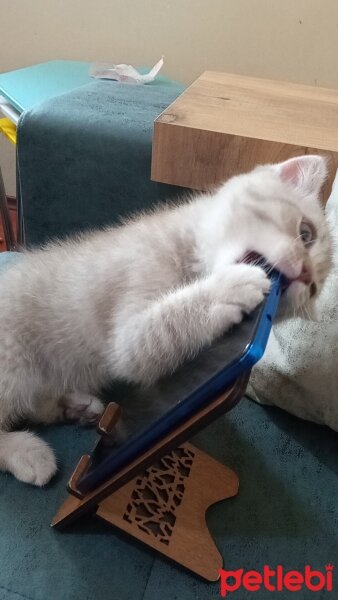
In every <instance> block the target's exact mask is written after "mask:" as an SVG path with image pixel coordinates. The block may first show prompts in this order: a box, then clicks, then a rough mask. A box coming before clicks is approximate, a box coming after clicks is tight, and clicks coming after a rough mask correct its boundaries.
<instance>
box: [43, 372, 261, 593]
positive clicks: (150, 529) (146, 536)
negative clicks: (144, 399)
mask: <svg viewBox="0 0 338 600" xmlns="http://www.w3.org/2000/svg"><path fill="white" fill-rule="evenodd" d="M248 379H249V373H245V374H244V375H242V376H241V377H240V378H239V379H237V380H236V381H235V382H234V383H233V384H232V385H231V386H230V387H229V388H228V389H227V390H226V391H225V392H224V393H223V394H222V395H221V396H219V397H218V398H216V399H215V400H214V401H212V402H210V403H209V404H208V406H207V407H205V408H203V409H201V410H200V411H199V412H198V413H197V414H195V415H194V416H193V417H191V418H190V419H189V420H188V421H187V422H186V423H185V424H184V425H181V426H180V427H177V429H175V430H174V431H172V432H171V433H170V434H168V435H167V436H166V437H164V438H163V439H162V440H161V441H160V442H158V443H157V444H155V445H154V446H153V447H152V448H150V449H149V450H148V451H147V452H145V453H144V454H142V455H141V456H140V457H139V458H137V459H136V460H134V461H133V462H132V463H131V464H129V465H128V467H125V468H123V469H122V470H121V471H119V472H118V473H117V474H116V475H113V476H112V477H111V478H110V479H109V480H108V481H107V482H106V483H104V484H102V485H100V486H99V487H98V488H97V489H95V490H94V491H92V492H89V493H86V494H81V492H80V491H79V490H78V487H77V482H78V481H79V480H80V478H81V477H82V476H83V474H84V473H85V471H86V470H87V468H88V466H89V464H90V456H89V455H84V456H82V458H81V459H80V461H79V463H78V465H77V467H76V469H75V471H74V473H73V475H72V476H71V479H70V481H69V484H68V490H69V492H70V496H69V497H68V499H67V500H66V501H65V503H64V504H63V505H62V506H61V507H60V509H59V511H58V512H57V514H56V516H55V517H54V519H53V522H52V527H55V528H62V527H64V526H66V525H68V524H69V523H70V522H71V521H74V520H75V519H77V518H78V517H80V516H81V515H83V514H85V513H87V512H89V511H92V512H95V513H96V515H97V516H99V517H100V518H102V519H104V520H105V521H107V522H108V523H111V524H112V525H115V526H117V527H118V528H119V529H122V530H123V531H125V532H127V533H129V534H130V535H131V536H133V537H135V538H137V539H138V540H140V541H142V542H144V543H145V544H147V545H148V546H150V547H151V548H153V549H155V550H157V551H158V552H161V553H162V554H164V555H165V556H167V557H169V558H171V559H173V560H175V561H176V562H177V563H179V564H181V565H183V566H184V567H186V568H188V569H190V570H191V571H193V572H195V573H197V574H198V575H200V576H201V577H203V578H205V579H207V580H208V581H216V580H217V579H218V578H219V569H221V568H222V566H223V560H222V557H221V555H220V554H219V552H218V550H217V548H216V546H215V544H214V541H213V539H212V537H211V535H210V533H209V530H208V528H207V525H206V521H205V513H206V510H207V509H208V507H209V506H210V505H212V504H214V503H215V502H219V501H220V500H225V499H226V498H230V497H232V496H235V495H236V494H237V491H238V478H237V475H236V474H235V473H234V472H233V471H231V470H230V469H228V468H227V467H225V466H223V465H222V464H220V463H219V462H217V461H216V460H214V459H213V458H211V457H210V456H208V454H205V452H202V451H201V450H199V449H198V448H196V447H195V446H193V445H192V444H190V443H188V442H186V440H187V439H189V438H190V437H191V436H193V435H194V434H195V433H197V432H198V431H200V430H201V429H203V428H204V427H205V426H206V425H208V424H209V423H211V422H212V421H213V420H214V419H216V418H217V417H219V416H220V415H222V414H223V413H225V412H227V411H228V410H230V409H231V408H232V407H233V406H234V405H235V404H236V403H237V402H238V401H239V400H240V398H241V397H242V395H243V393H244V392H245V389H246V385H247V382H248ZM120 413H121V411H120V408H119V406H118V405H117V404H115V403H110V404H109V405H108V406H107V408H106V410H105V412H104V413H103V415H102V417H101V420H100V422H99V425H98V431H99V433H100V435H101V436H108V437H109V435H110V434H111V432H112V431H113V429H114V426H115V424H116V422H117V420H118V418H119V416H120ZM225 443H226V441H225Z"/></svg>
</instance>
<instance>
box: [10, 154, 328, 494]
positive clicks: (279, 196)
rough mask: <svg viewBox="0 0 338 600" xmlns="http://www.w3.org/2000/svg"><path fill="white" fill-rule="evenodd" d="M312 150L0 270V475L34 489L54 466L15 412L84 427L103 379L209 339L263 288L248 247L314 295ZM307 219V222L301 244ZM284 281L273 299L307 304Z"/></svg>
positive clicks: (165, 365)
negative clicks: (308, 230)
mask: <svg viewBox="0 0 338 600" xmlns="http://www.w3.org/2000/svg"><path fill="white" fill-rule="evenodd" d="M325 177H326V164H325V160H324V159H323V158H321V157H319V156H306V157H300V158H297V159H292V160H290V161H287V162H285V163H281V164H279V165H267V166H262V167H258V168H257V169H255V170H254V171H252V172H251V173H249V174H247V175H241V176H239V177H235V178H233V179H231V180H229V181H228V182H227V183H226V184H225V185H223V186H222V187H221V188H220V189H219V190H218V191H217V192H216V193H214V194H207V195H199V196H196V197H194V198H191V199H190V200H188V201H187V202H185V203H183V204H181V205H179V206H167V207H166V208H160V209H159V210H157V211H155V212H152V213H150V214H147V215H141V216H139V217H138V218H136V219H134V220H131V221H130V222H128V223H126V224H125V225H123V226H121V227H117V228H110V229H107V230H105V231H101V232H96V233H92V234H89V235H84V236H82V237H80V238H77V239H74V240H69V241H66V242H60V243H56V244H53V245H50V246H48V247H47V248H45V249H41V250H35V251H32V252H26V253H24V254H23V256H22V259H21V260H20V261H18V264H16V265H14V266H13V267H11V268H10V269H9V270H8V271H7V272H6V273H4V274H3V275H2V276H1V289H0V314H1V334H0V430H1V431H0V469H2V470H6V471H10V472H11V473H13V474H14V475H15V476H16V477H17V478H18V479H21V480H22V481H26V482H29V483H33V484H36V485H43V484H45V483H46V482H47V481H48V480H49V479H50V478H51V476H52V475H53V474H54V473H55V471H56V461H55V457H54V454H53V452H52V450H51V449H50V448H49V447H48V446H47V444H46V443H45V442H44V441H43V440H41V439H39V438H38V437H36V436H35V435H33V434H32V433H29V432H27V431H13V429H14V428H15V424H16V423H17V421H20V420H21V419H24V420H29V421H33V422H40V423H41V422H42V423H50V422H54V421H58V420H63V419H80V420H82V421H83V422H88V421H89V422H91V421H95V420H96V418H97V417H98V415H99V414H100V413H101V411H102V405H101V403H100V401H99V400H98V399H97V398H96V397H95V393H97V391H98V390H99V389H100V388H101V386H103V385H105V384H107V383H108V382H109V381H110V380H112V379H115V378H122V379H125V380H127V381H130V382H135V383H138V384H146V385H148V384H151V383H153V382H154V381H156V380H157V379H158V378H159V377H160V376H162V375H164V374H166V373H169V372H172V371H173V370H175V369H176V368H177V367H178V366H179V365H180V364H181V363H182V362H183V361H184V360H185V359H186V358H187V357H190V356H192V355H194V354H195V353H196V352H197V351H198V350H199V349H201V348H203V347H206V346H208V345H209V344H211V343H212V342H213V341H214V340H215V339H216V338H217V337H219V336H220V335H221V334H222V333H223V332H225V331H226V330H227V329H228V328H229V327H231V326H232V325H233V324H235V323H239V322H240V321H241V319H242V317H243V315H244V314H245V313H249V312H250V311H252V310H253V309H254V308H255V307H256V306H257V305H258V304H259V303H260V302H261V301H262V299H263V295H264V294H265V293H266V292H267V291H268V289H269V280H268V278H267V276H266V274H265V272H264V271H263V270H262V269H261V268H260V267H258V266H252V265H247V264H240V262H239V261H241V259H242V258H243V257H244V255H245V253H246V252H248V251H255V252H257V253H259V254H261V255H263V256H265V257H266V259H267V260H268V261H269V263H270V264H272V265H274V266H276V267H277V268H280V269H281V270H282V272H283V273H284V274H285V275H287V276H288V277H289V278H291V279H296V278H297V277H298V276H299V275H300V273H301V272H302V269H303V268H304V265H305V266H306V268H307V269H308V271H309V272H310V273H311V277H312V280H313V281H314V282H315V284H316V288H317V293H319V291H320V289H321V287H322V285H323V282H324V280H325V278H326V275H327V272H328V270H329V266H330V235H329V231H328V228H327V225H326V222H325V218H324V215H323V212H322V209H321V206H320V202H319V192H320V189H321V186H322V184H323V181H324V179H325ZM303 219H305V220H306V221H307V222H310V223H312V224H313V225H314V226H315V229H316V232H317V233H316V241H315V243H314V244H313V245H311V246H309V247H306V246H305V245H304V243H303V241H302V239H301V238H300V230H299V228H300V224H301V222H302V220H303ZM309 296H310V286H309V285H308V284H305V283H303V282H301V281H294V282H293V283H292V285H291V286H290V288H289V290H288V291H287V292H286V294H285V297H284V300H283V302H284V303H285V304H286V305H288V306H289V307H290V306H292V307H294V308H295V309H297V310H299V308H300V307H305V306H309V305H310V302H309Z"/></svg>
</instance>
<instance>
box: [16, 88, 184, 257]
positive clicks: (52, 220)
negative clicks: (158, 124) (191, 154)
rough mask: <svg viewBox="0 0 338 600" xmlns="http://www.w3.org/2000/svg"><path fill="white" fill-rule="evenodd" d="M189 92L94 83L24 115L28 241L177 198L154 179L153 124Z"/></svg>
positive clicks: (22, 187)
mask: <svg viewBox="0 0 338 600" xmlns="http://www.w3.org/2000/svg"><path fill="white" fill-rule="evenodd" d="M183 90H184V87H183V86H182V85H181V84H179V83H175V82H171V81H169V80H167V79H165V78H163V77H162V78H160V79H159V80H158V81H155V82H154V83H152V84H150V85H144V86H142V85H140V86H134V85H123V84H120V83H117V82H114V81H96V80H95V81H93V82H92V83H90V84H88V85H85V86H82V87H81V88H79V89H78V90H75V91H74V92H70V93H68V94H64V95H62V96H58V97H56V98H54V99H52V100H49V101H47V102H44V103H42V104H40V105H39V106H37V107H36V108H34V109H32V110H29V111H27V112H25V113H24V114H23V115H22V117H21V119H20V121H19V126H18V145H17V173H18V190H19V196H20V202H21V205H22V210H23V217H24V224H25V235H26V243H27V244H29V245H34V244H40V243H41V242H45V241H47V240H49V239H50V238H53V237H55V236H57V237H61V236H64V235H67V234H69V233H71V232H74V231H79V230H83V229H89V228H93V227H100V226H102V225H105V224H107V223H109V224H110V223H116V221H117V220H118V219H119V218H120V217H121V216H126V215H127V214H130V213H132V212H135V211H138V210H141V209H144V208H147V207H149V206H151V205H153V204H154V203H157V202H161V201H163V200H165V199H167V198H170V197H176V196H177V194H178V192H179V188H175V187H173V186H167V185H163V184H158V183H155V182H152V181H150V168H151V140H152V130H153V121H154V119H155V118H156V117H157V116H158V115H159V114H160V113H161V112H162V111H163V110H164V109H165V108H166V107H167V106H168V105H169V104H170V103H171V102H172V101H173V100H174V99H175V98H176V97H177V96H178V95H179V94H181V93H182V91H183Z"/></svg>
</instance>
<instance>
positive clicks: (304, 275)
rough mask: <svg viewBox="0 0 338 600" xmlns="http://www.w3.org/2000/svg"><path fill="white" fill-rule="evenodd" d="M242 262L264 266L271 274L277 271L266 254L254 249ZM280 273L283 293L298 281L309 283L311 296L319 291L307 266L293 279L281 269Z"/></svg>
mask: <svg viewBox="0 0 338 600" xmlns="http://www.w3.org/2000/svg"><path fill="white" fill-rule="evenodd" d="M240 262H244V263H246V264H254V265H257V266H259V267H262V269H264V271H266V272H267V273H268V274H269V275H270V274H271V273H273V271H277V269H276V268H275V267H273V266H272V265H270V264H269V262H268V261H267V260H266V258H265V257H264V256H262V255H261V254H259V253H258V252H254V251H249V252H247V253H246V254H245V255H244V257H243V259H242V260H241V261H240ZM279 273H280V274H281V286H282V294H283V293H284V292H285V291H286V290H287V289H288V288H289V287H290V285H291V284H292V283H294V282H296V281H298V282H301V283H304V285H309V290H310V298H312V297H313V296H315V294H316V293H317V286H316V284H315V282H314V281H313V280H312V275H311V273H310V272H309V271H308V270H307V269H306V268H303V269H302V272H301V274H300V275H299V276H298V277H295V278H293V279H291V278H289V277H287V276H286V275H285V274H284V273H282V272H281V271H279Z"/></svg>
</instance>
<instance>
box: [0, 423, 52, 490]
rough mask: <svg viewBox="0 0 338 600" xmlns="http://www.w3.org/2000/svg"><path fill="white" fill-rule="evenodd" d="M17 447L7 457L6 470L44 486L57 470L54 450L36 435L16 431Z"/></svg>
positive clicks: (29, 481) (18, 477) (31, 482)
mask: <svg viewBox="0 0 338 600" xmlns="http://www.w3.org/2000/svg"><path fill="white" fill-rule="evenodd" d="M13 435H15V436H16V444H15V447H14V445H13V447H12V450H11V454H10V455H9V456H8V457H7V461H6V467H7V468H6V470H7V471H10V472H11V473H12V474H13V475H14V476H15V477H16V478H17V479H19V480H20V481H23V482H24V483H30V484H32V485H37V486H43V485H46V483H48V481H49V480H50V479H51V478H52V477H53V475H55V473H56V471H57V466H56V459H55V455H54V452H53V450H52V449H51V448H50V447H49V446H48V445H47V444H46V442H44V441H43V440H40V439H39V438H37V437H36V436H35V435H33V434H31V433H29V432H27V431H20V432H15V433H14V434H13Z"/></svg>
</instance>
